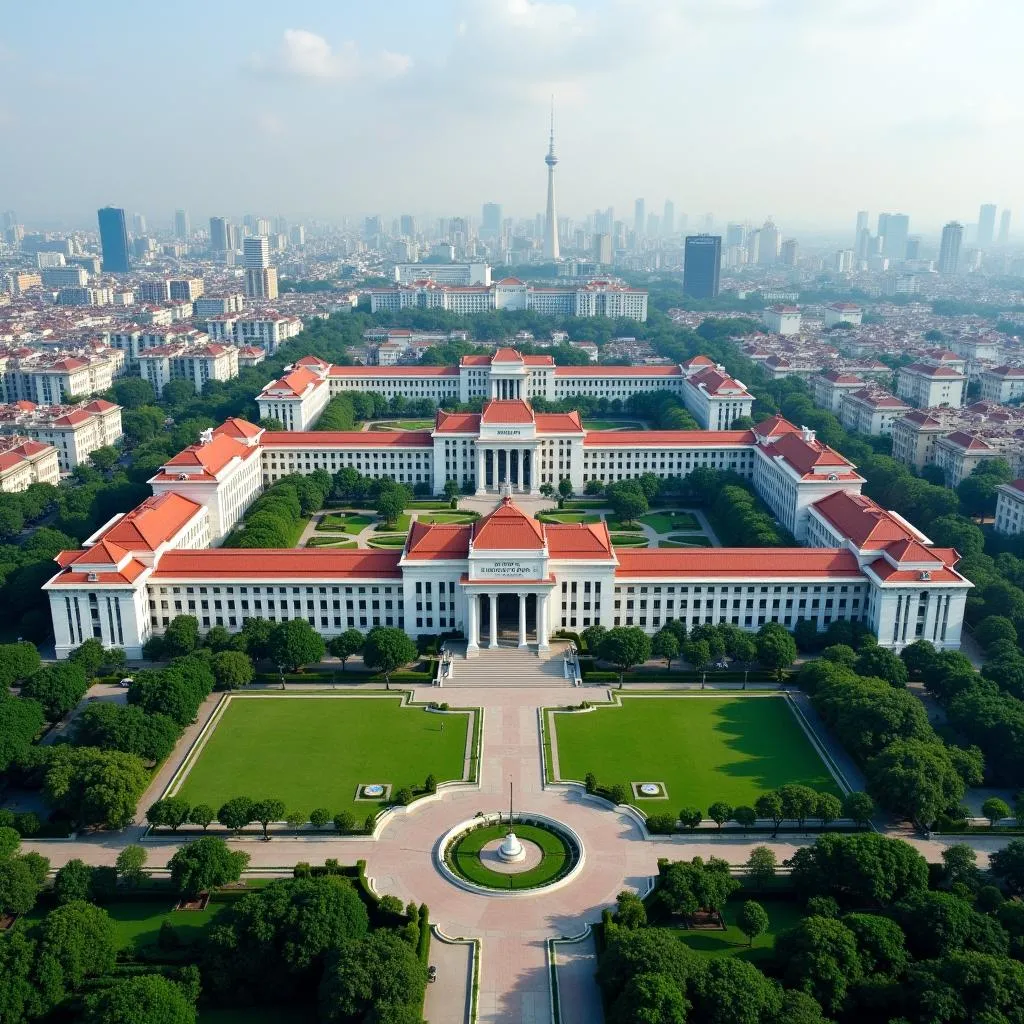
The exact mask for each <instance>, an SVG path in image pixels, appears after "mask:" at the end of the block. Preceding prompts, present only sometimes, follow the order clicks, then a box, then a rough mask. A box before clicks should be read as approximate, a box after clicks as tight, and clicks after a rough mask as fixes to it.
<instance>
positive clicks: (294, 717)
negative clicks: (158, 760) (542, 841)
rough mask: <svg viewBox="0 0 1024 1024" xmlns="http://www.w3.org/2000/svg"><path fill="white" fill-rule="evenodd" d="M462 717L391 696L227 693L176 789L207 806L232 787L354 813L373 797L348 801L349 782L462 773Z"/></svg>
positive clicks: (291, 803)
mask: <svg viewBox="0 0 1024 1024" xmlns="http://www.w3.org/2000/svg"><path fill="white" fill-rule="evenodd" d="M468 723H469V716H468V715H465V714H457V715H438V714H432V713H430V712H428V711H426V710H425V709H423V708H416V707H411V708H403V707H401V698H399V697H394V698H385V697H337V696H336V697H234V698H232V699H231V701H230V703H229V704H228V706H227V708H226V709H225V711H224V713H223V715H222V716H221V719H220V721H219V722H218V723H217V725H216V727H215V729H214V731H213V733H212V734H211V735H210V737H209V739H208V740H207V742H206V746H205V747H204V748H203V749H202V751H201V752H200V754H199V757H198V760H197V761H196V762H195V764H193V766H192V768H191V770H190V771H189V772H188V774H187V775H186V777H185V779H184V781H183V782H182V784H181V787H180V789H179V791H178V795H179V796H182V797H184V798H185V799H186V800H188V801H190V802H191V803H193V804H198V803H207V804H210V805H211V806H212V807H215V808H216V807H220V805H221V804H223V803H224V802H225V801H226V800H229V799H230V798H231V797H233V796H249V797H252V798H253V799H254V800H259V799H261V798H263V797H277V798H280V799H281V800H283V801H284V802H285V805H286V807H287V808H288V809H289V810H298V811H303V812H305V813H307V814H308V813H309V812H310V811H311V810H313V808H315V807H325V808H327V809H328V810H329V811H330V812H331V814H332V815H334V814H337V813H338V812H339V811H351V812H352V813H353V814H355V816H356V819H357V820H358V821H362V819H363V818H364V817H365V816H366V815H367V814H369V813H370V812H371V811H376V810H378V808H379V806H380V805H378V804H377V803H375V802H372V801H366V800H356V799H355V795H356V787H357V786H358V785H361V784H367V783H374V782H379V783H384V784H388V783H390V785H391V787H392V793H394V792H397V791H398V790H399V789H401V788H402V787H403V786H409V787H413V786H418V787H422V786H423V782H424V780H425V779H426V777H427V776H428V775H430V774H433V775H434V776H435V777H436V778H437V781H438V782H447V781H450V780H458V779H461V778H462V775H463V763H464V758H465V752H466V730H467V727H468ZM442 724H443V726H444V728H443V731H442Z"/></svg>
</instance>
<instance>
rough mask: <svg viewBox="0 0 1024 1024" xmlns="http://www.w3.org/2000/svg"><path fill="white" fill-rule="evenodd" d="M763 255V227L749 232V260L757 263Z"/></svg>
mask: <svg viewBox="0 0 1024 1024" xmlns="http://www.w3.org/2000/svg"><path fill="white" fill-rule="evenodd" d="M760 255H761V229H760V228H754V230H753V231H748V232H747V262H748V263H757V262H758V258H759V257H760Z"/></svg>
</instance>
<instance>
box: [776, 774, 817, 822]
mask: <svg viewBox="0 0 1024 1024" xmlns="http://www.w3.org/2000/svg"><path fill="white" fill-rule="evenodd" d="M779 797H780V798H781V800H782V813H783V814H785V816H786V817H787V818H790V819H792V820H793V821H795V822H796V823H797V824H798V825H799V826H800V828H803V827H804V825H805V824H806V822H807V819H808V818H810V817H812V816H813V815H814V813H815V812H816V810H817V808H818V794H817V793H815V791H814V790H813V789H811V788H810V787H809V786H801V785H800V784H799V783H796V782H787V783H786V784H785V785H784V786H780V787H779Z"/></svg>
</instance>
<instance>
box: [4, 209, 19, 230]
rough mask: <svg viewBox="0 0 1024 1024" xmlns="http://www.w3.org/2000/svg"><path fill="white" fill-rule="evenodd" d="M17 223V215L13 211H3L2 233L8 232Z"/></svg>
mask: <svg viewBox="0 0 1024 1024" xmlns="http://www.w3.org/2000/svg"><path fill="white" fill-rule="evenodd" d="M17 223H18V215H17V214H16V213H15V212H14V211H13V210H4V231H10V229H11V228H13V227H14V225H15V224H17Z"/></svg>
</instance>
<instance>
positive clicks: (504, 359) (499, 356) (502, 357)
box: [491, 347, 523, 364]
mask: <svg viewBox="0 0 1024 1024" xmlns="http://www.w3.org/2000/svg"><path fill="white" fill-rule="evenodd" d="M522 361H523V357H522V356H521V355H520V354H519V353H518V352H517V351H516V350H515V349H514V348H506V347H502V348H499V349H496V350H495V352H494V355H493V356H492V357H491V363H492V364H493V363H521V362H522Z"/></svg>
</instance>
